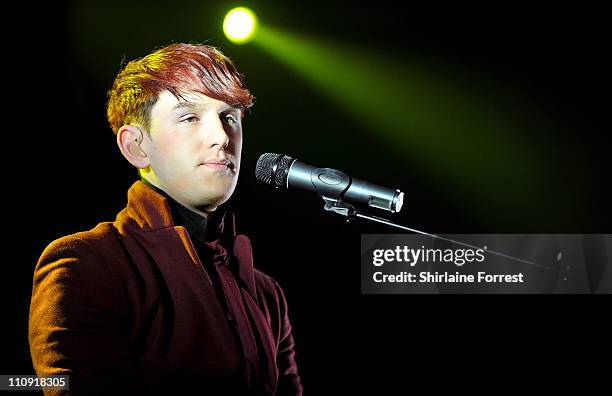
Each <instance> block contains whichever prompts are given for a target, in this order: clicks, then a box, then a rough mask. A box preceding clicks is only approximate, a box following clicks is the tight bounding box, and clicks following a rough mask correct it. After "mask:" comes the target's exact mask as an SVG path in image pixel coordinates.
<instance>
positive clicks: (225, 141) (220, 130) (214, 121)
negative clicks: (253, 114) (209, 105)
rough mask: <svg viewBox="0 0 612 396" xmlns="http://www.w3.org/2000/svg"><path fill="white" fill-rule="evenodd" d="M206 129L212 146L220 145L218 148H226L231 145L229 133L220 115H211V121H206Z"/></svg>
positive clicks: (209, 143)
mask: <svg viewBox="0 0 612 396" xmlns="http://www.w3.org/2000/svg"><path fill="white" fill-rule="evenodd" d="M204 129H205V132H204V133H205V136H206V139H207V141H208V142H207V143H208V146H209V147H210V148H213V147H215V146H218V148H225V147H227V146H228V145H229V140H230V139H229V134H228V133H227V131H226V130H225V126H224V125H223V122H221V119H220V118H219V117H218V116H216V117H211V119H210V122H207V123H205V125H204Z"/></svg>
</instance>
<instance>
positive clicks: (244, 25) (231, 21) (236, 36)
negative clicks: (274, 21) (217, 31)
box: [223, 7, 257, 44]
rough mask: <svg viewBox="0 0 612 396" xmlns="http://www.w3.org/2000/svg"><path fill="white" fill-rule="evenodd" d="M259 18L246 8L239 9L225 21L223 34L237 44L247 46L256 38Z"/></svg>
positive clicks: (227, 16) (231, 12)
mask: <svg viewBox="0 0 612 396" xmlns="http://www.w3.org/2000/svg"><path fill="white" fill-rule="evenodd" d="M256 31H257V16H256V15H255V13H254V12H253V11H251V10H250V9H248V8H246V7H237V8H234V9H232V10H231V11H230V12H228V13H227V15H226V16H225V19H224V20H223V32H224V33H225V35H226V36H227V38H228V39H229V40H230V41H231V42H233V43H235V44H246V43H248V42H249V41H251V40H252V39H253V37H255V33H256Z"/></svg>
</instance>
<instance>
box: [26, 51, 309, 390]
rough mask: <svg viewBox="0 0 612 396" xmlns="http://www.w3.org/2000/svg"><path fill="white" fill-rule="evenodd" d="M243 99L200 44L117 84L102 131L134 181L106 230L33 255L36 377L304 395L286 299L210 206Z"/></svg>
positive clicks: (145, 65)
mask: <svg viewBox="0 0 612 396" xmlns="http://www.w3.org/2000/svg"><path fill="white" fill-rule="evenodd" d="M252 101H253V97H252V96H251V94H250V93H249V91H248V89H246V87H245V86H244V85H243V81H242V77H241V75H240V74H239V72H238V71H237V70H236V68H235V66H234V65H233V64H232V62H231V61H230V60H229V59H228V58H227V57H225V56H224V55H223V54H222V53H221V52H219V51H218V50H216V49H215V48H213V47H210V46H206V45H191V44H172V45H170V46H167V47H165V48H162V49H159V50H157V51H155V52H153V53H151V54H149V55H147V56H146V57H144V58H142V59H139V60H135V61H132V62H130V63H128V64H127V65H126V66H125V67H124V68H123V70H121V71H120V72H119V74H118V75H117V78H116V79H115V82H114V84H113V87H112V88H111V90H110V91H109V94H108V120H109V123H110V125H111V128H112V129H113V131H114V132H115V134H116V136H117V144H118V146H119V149H120V150H121V153H122V154H123V156H124V157H125V158H126V159H127V160H128V161H129V162H130V163H131V164H132V165H134V166H135V167H136V168H138V170H139V173H140V178H141V180H139V181H136V182H135V183H134V184H133V185H132V187H131V188H130V189H129V191H128V203H127V207H126V208H125V209H124V210H123V211H121V212H120V213H119V214H118V215H117V219H116V220H115V222H112V223H111V222H105V223H100V224H99V225H98V226H96V227H95V228H94V229H92V230H90V231H86V232H81V233H77V234H74V235H70V236H67V237H64V238H61V239H59V240H56V241H54V242H53V243H51V244H50V245H49V246H48V247H47V249H46V250H45V251H44V252H43V254H42V256H41V258H40V260H39V262H38V264H37V266H36V269H35V273H34V284H33V292H32V302H31V307H30V322H29V341H30V349H31V354H32V360H33V363H34V368H35V369H36V373H37V374H38V375H39V376H48V375H54V374H55V375H59V374H64V375H69V376H70V389H71V391H70V392H72V394H87V395H90V394H97V393H103V394H116V393H123V392H125V393H129V394H140V393H143V394H152V393H160V394H162V393H164V394H171V393H172V394H175V393H176V392H177V391H178V392H179V393H177V394H180V393H181V392H186V391H188V390H192V389H197V391H198V393H199V394H213V395H220V394H227V395H233V394H257V395H272V394H276V395H284V394H291V395H299V394H301V393H302V386H301V384H300V378H299V375H298V372H297V367H296V363H295V359H294V342H293V336H292V332H291V324H290V322H289V318H288V315H287V303H286V300H285V297H284V295H283V291H282V289H281V287H280V286H279V285H278V284H277V283H276V282H275V281H274V280H273V279H272V278H270V277H269V276H267V275H265V274H263V273H262V272H260V271H258V270H256V269H254V268H253V261H252V252H251V246H250V243H249V240H248V238H247V237H246V236H244V235H240V234H237V233H236V230H235V225H234V217H233V215H232V213H230V212H226V211H225V210H223V209H222V207H220V205H222V204H223V203H224V202H226V201H227V200H228V199H229V197H230V196H231V195H232V193H233V191H234V188H235V187H236V182H237V180H238V173H239V170H240V154H241V149H242V126H241V119H242V117H243V115H244V111H245V110H246V109H247V108H249V107H250V106H251V105H252Z"/></svg>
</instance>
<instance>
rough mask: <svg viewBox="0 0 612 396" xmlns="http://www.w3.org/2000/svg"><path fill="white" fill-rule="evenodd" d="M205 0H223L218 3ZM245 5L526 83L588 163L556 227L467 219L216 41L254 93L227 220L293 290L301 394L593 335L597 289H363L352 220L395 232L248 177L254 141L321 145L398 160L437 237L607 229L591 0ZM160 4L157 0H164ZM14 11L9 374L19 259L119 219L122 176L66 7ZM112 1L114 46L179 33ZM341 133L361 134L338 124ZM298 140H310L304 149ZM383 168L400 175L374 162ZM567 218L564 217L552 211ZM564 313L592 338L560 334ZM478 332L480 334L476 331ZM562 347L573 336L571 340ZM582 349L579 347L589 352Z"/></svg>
mask: <svg viewBox="0 0 612 396" xmlns="http://www.w3.org/2000/svg"><path fill="white" fill-rule="evenodd" d="M147 4H150V3H145V2H143V3H142V6H143V7H146V6H147ZM194 4H195V3H191V2H189V3H187V4H186V7H189V6H194ZM211 4H213V5H214V7H216V8H214V7H213V6H211V7H212V9H215V10H217V11H219V10H225V9H227V8H224V6H222V5H220V4H216V3H214V2H213V3H211ZM496 4H497V3H496ZM252 6H253V7H254V8H256V7H257V6H259V8H258V9H259V10H262V11H261V12H262V13H263V12H266V13H267V15H269V17H268V18H269V19H272V18H277V20H278V21H282V22H281V23H280V24H281V25H282V26H285V27H290V28H292V29H294V30H296V31H310V32H317V34H318V35H319V36H324V37H325V36H327V37H330V38H332V39H333V40H339V41H344V42H347V41H348V42H352V43H353V44H358V45H363V46H364V48H365V47H368V48H371V47H378V48H382V49H384V50H385V51H391V52H394V53H405V52H410V51H413V52H415V53H419V54H426V55H431V56H436V57H438V58H440V59H443V60H446V61H447V62H449V64H461V65H462V66H464V67H468V68H473V69H474V70H483V71H486V72H487V73H489V75H493V76H497V78H499V79H500V80H503V81H504V82H505V83H509V84H513V85H514V86H516V87H519V88H521V89H523V90H524V91H525V92H528V93H529V95H530V98H531V100H533V102H534V103H536V104H539V105H541V106H542V108H543V109H545V111H546V112H547V114H549V116H550V117H551V118H553V119H554V120H555V121H556V122H557V123H559V124H562V125H563V126H564V130H565V131H567V132H566V133H570V134H572V139H575V141H577V142H579V143H580V144H579V145H578V146H576V149H580V150H584V154H585V157H586V158H587V160H586V162H585V171H584V172H583V173H582V174H581V177H583V178H584V179H583V180H584V181H585V183H584V184H585V185H586V186H587V188H586V189H585V190H584V191H580V192H575V191H572V192H571V193H572V194H580V195H582V196H583V197H584V200H585V202H587V203H588V204H587V205H585V206H582V207H577V208H575V209H576V213H578V215H575V216H572V220H571V221H568V222H561V223H559V224H560V225H559V224H558V225H555V226H554V227H552V226H551V225H550V224H546V223H529V222H525V221H524V219H520V221H519V219H517V222H516V223H513V222H512V221H509V222H508V221H506V222H504V223H499V222H496V219H495V218H491V219H490V221H487V219H478V220H476V219H475V218H474V217H473V216H471V215H470V213H469V210H467V209H465V208H462V207H460V206H459V205H457V204H456V203H453V202H449V200H448V199H447V197H445V196H441V195H439V194H438V193H437V190H436V188H435V183H434V182H433V181H432V182H428V181H427V180H426V179H424V178H423V177H419V176H418V175H412V174H411V172H410V169H405V168H404V167H403V164H402V162H401V159H398V158H390V157H388V156H386V155H385V154H386V152H385V149H384V146H383V145H381V144H379V142H378V141H377V139H376V138H375V137H373V135H371V134H366V133H364V132H363V131H362V130H360V128H361V127H360V125H359V124H358V123H357V122H355V121H352V120H350V118H349V117H348V116H347V115H346V114H339V112H338V111H336V110H335V109H333V108H331V105H330V102H329V101H327V100H325V99H322V98H320V97H319V96H318V94H317V93H316V92H315V91H314V90H311V89H309V87H308V85H307V84H306V83H305V82H303V81H301V80H300V79H299V78H298V77H297V76H296V75H295V74H294V73H292V72H291V71H289V70H286V68H284V67H283V66H282V65H280V64H277V63H274V62H271V61H270V60H269V59H267V60H261V61H259V62H260V63H258V61H257V60H253V61H251V60H249V61H247V60H246V59H252V58H257V57H258V50H257V49H255V48H243V49H241V50H237V49H234V48H233V47H232V46H231V44H229V43H228V42H227V41H225V40H224V39H223V38H222V36H221V34H218V36H217V37H216V38H215V39H214V40H212V42H211V43H212V44H214V45H218V46H220V47H221V49H222V50H224V51H225V52H226V53H227V54H228V55H230V56H232V57H233V58H234V59H235V60H236V61H237V63H238V66H239V67H240V66H241V60H244V61H243V63H248V62H252V64H253V65H254V66H253V70H254V72H253V73H251V74H250V75H249V74H248V73H247V72H245V74H247V83H248V84H249V86H250V87H251V89H252V90H253V92H254V93H255V95H256V96H257V97H258V98H259V99H258V100H259V103H258V104H257V105H256V107H255V109H254V111H253V113H252V114H251V115H250V116H249V118H247V120H246V121H245V126H244V128H245V146H244V154H243V168H242V172H241V176H240V182H239V187H238V189H237V191H236V193H235V196H234V198H233V199H232V206H233V207H235V208H236V210H237V212H238V215H239V219H240V220H239V225H240V226H242V229H243V230H244V231H245V232H246V233H247V234H249V235H250V236H251V238H252V241H253V245H254V251H255V259H256V265H257V266H259V267H260V268H261V269H263V270H264V271H265V272H267V273H269V274H271V275H272V276H274V277H275V278H276V279H277V280H278V281H279V282H280V283H281V284H282V285H283V286H284V288H285V290H286V294H287V297H288V299H289V303H290V315H291V317H292V320H293V325H294V328H295V337H296V342H297V353H298V362H299V363H300V367H301V370H302V376H303V380H304V383H305V385H306V387H307V389H309V390H310V393H312V394H320V393H329V392H330V389H334V390H340V389H347V388H350V389H355V390H357V389H359V390H366V391H367V390H371V393H374V394H386V392H384V391H383V389H387V390H395V391H399V390H404V389H408V388H409V386H408V385H407V384H409V383H410V381H409V380H410V378H412V377H411V374H412V375H414V376H423V375H425V376H427V375H432V376H435V375H437V373H439V371H438V369H439V368H441V367H443V368H444V369H448V370H449V371H451V372H452V371H453V370H454V368H455V367H465V366H466V363H465V360H466V358H467V357H468V356H471V357H475V363H473V364H474V365H475V366H477V367H478V368H479V369H483V368H485V367H488V368H489V369H492V374H493V376H494V378H503V377H505V375H506V374H505V373H508V372H509V371H508V370H502V369H500V370H499V372H496V370H495V368H494V367H499V366H496V365H492V366H493V367H491V365H489V364H488V362H498V363H500V364H501V362H500V361H503V362H508V361H511V360H512V359H520V360H521V361H522V363H521V364H522V366H521V368H522V373H523V374H525V375H529V374H532V373H534V372H535V371H534V370H535V369H539V368H540V363H538V361H539V360H538V359H547V361H549V360H548V359H551V358H553V359H554V360H557V362H560V361H565V359H567V358H568V356H570V354H571V353H573V352H579V353H581V354H583V353H585V352H590V351H592V350H593V349H592V348H595V347H597V345H598V343H599V342H600V341H599V340H600V339H599V338H598V335H600V334H601V333H600V332H601V330H602V328H601V327H600V324H601V321H602V320H603V318H604V317H605V310H604V309H600V308H599V305H601V306H603V304H595V301H593V300H586V299H580V300H577V299H572V300H568V299H567V298H565V297H564V298H555V299H554V300H553V299H551V298H543V297H539V298H538V299H536V300H535V301H533V299H529V301H528V300H527V297H526V296H515V297H512V296H510V298H508V296H506V298H503V299H502V296H497V297H495V296H493V297H483V298H478V299H476V298H474V297H469V296H446V297H437V296H365V295H360V284H359V280H360V274H359V264H358V263H359V240H360V239H359V238H360V234H361V233H375V232H380V233H384V232H390V230H388V229H386V228H383V227H381V226H377V225H368V224H364V223H354V224H345V223H344V221H343V220H342V219H341V218H339V217H334V216H335V215H332V214H327V213H323V212H322V208H321V203H320V202H319V201H318V200H317V199H315V197H312V196H310V195H308V194H297V193H289V192H279V191H270V190H269V189H268V188H266V186H261V185H258V184H257V183H256V182H255V181H254V178H253V176H252V174H253V169H254V166H255V161H256V159H257V157H258V155H259V154H261V153H263V152H266V151H272V152H275V151H276V152H286V153H288V154H292V153H294V152H296V151H297V152H298V153H302V152H303V153H304V154H310V155H311V156H314V155H313V154H314V153H316V158H313V159H316V161H315V163H316V164H317V165H323V166H332V167H338V168H340V169H343V170H345V171H347V172H349V173H351V174H353V175H356V176H361V177H363V178H366V179H368V178H369V179H370V180H372V181H378V182H387V181H389V182H393V181H394V177H393V173H394V172H397V173H398V174H400V173H401V174H402V178H403V180H406V179H407V180H406V185H411V186H418V187H416V188H414V190H413V191H406V193H407V195H408V204H407V206H406V209H405V213H404V214H402V215H401V217H399V218H398V219H397V220H398V221H400V222H403V223H406V224H411V225H413V226H415V227H417V228H418V227H420V228H422V229H425V230H428V231H431V232H454V233H470V232H481V233H482V232H495V233H504V232H519V233H520V232H533V233H537V232H542V233H544V232H560V233H589V232H598V233H605V232H610V225H609V222H610V215H611V211H610V205H609V202H610V198H611V195H610V192H609V188H608V187H609V169H610V165H609V151H610V147H611V145H610V136H609V133H610V128H609V122H608V115H609V113H610V112H609V104H610V100H609V92H610V90H609V88H610V77H609V66H610V65H609V61H607V59H606V55H607V54H606V53H607V52H609V43H608V39H607V36H606V34H607V32H606V30H607V29H608V28H607V27H606V25H605V18H604V13H603V12H602V10H601V9H598V8H597V7H595V6H591V5H582V6H580V7H579V8H576V7H569V6H567V7H566V6H562V5H560V4H552V5H534V4H521V3H517V2H512V3H509V4H497V5H496V6H491V5H488V6H483V5H461V6H453V7H452V8H449V6H448V5H444V4H441V3H440V4H431V5H429V6H422V5H421V6H415V5H411V6H410V7H409V8H408V9H407V10H406V11H404V12H406V14H404V12H402V11H400V8H398V7H399V6H398V5H397V4H394V3H387V2H384V1H383V2H381V1H378V2H375V4H370V5H367V6H366V5H356V4H353V3H352V2H335V3H331V2H313V1H310V2H307V3H306V2H304V3H300V4H297V3H296V4H291V5H277V4H275V2H259V4H258V5H255V4H252ZM155 7H159V9H160V10H163V7H164V4H163V3H160V4H157V3H155ZM23 8H24V9H22V10H20V11H17V10H15V11H12V12H11V13H9V14H7V15H6V18H8V19H10V20H11V22H14V23H11V24H8V23H7V24H5V27H4V29H5V32H4V37H5V40H4V46H3V47H4V48H3V50H4V51H3V52H4V55H3V69H4V73H3V77H4V78H3V87H4V97H5V100H4V101H3V103H4V104H3V106H4V112H3V117H4V119H5V123H4V128H3V129H4V130H3V138H4V146H3V147H4V156H3V165H4V166H3V168H2V169H3V182H4V183H3V187H4V188H3V196H4V198H5V199H4V203H5V213H6V216H5V217H6V219H7V220H6V224H5V230H6V235H7V236H6V237H5V238H4V244H3V245H4V251H5V256H4V257H5V260H3V261H4V262H3V267H4V268H3V275H2V279H3V284H4V287H3V288H2V291H3V293H5V294H6V295H5V298H3V300H2V301H3V302H4V304H3V308H4V309H3V313H4V318H5V320H4V321H3V322H4V326H3V329H4V331H5V332H6V335H5V337H4V342H3V343H2V369H1V370H0V372H1V373H3V374H4V373H6V374H9V373H20V374H26V373H31V372H32V367H31V362H30V360H29V352H28V345H27V312H28V307H29V297H30V293H31V276H32V271H33V268H34V265H35V263H36V260H37V258H38V256H39V255H40V253H41V252H42V250H43V249H44V247H45V246H46V245H47V244H48V243H49V242H50V241H52V240H53V239H55V238H58V237H60V236H62V235H65V234H68V233H73V232H77V231H81V230H85V229H90V228H92V227H93V226H94V225H95V224H96V223H97V222H99V221H103V220H112V219H113V218H114V215H115V213H116V212H118V211H119V210H120V209H121V208H122V207H123V205H124V204H125V191H126V190H127V188H128V187H129V186H130V185H131V183H132V182H133V181H134V180H135V172H134V171H133V170H132V169H131V168H130V167H129V166H128V164H127V162H125V161H124V160H123V158H122V157H121V156H120V154H119V152H118V150H117V149H116V145H115V142H114V138H113V135H112V133H111V132H110V129H109V128H108V127H107V125H106V122H105V119H104V95H105V92H106V90H107V89H108V87H109V85H110V83H111V80H112V75H109V76H108V77H109V78H108V80H106V81H105V80H104V79H100V78H99V77H98V76H93V74H92V73H91V72H90V70H89V68H88V67H87V65H84V64H83V63H82V59H80V58H79V56H78V55H77V54H78V53H79V49H78V48H75V42H81V43H82V42H83V40H77V39H75V37H74V35H75V34H78V32H75V31H74V21H73V18H74V16H73V14H72V8H73V5H66V6H63V5H60V4H54V5H47V6H45V7H44V8H41V7H40V6H36V7H31V8H29V6H26V7H23ZM26 8H29V9H26ZM115 11H116V12H115ZM160 12H161V11H160ZM219 12H221V11H219ZM110 15H112V16H113V18H114V19H109V20H107V21H105V22H104V23H106V24H107V25H108V29H109V30H117V29H125V34H126V42H128V41H129V40H128V37H133V35H134V34H136V35H137V34H138V32H141V31H142V29H146V28H147V27H148V28H150V29H151V30H152V31H154V33H151V36H150V37H153V38H154V39H156V40H158V41H159V40H165V42H170V41H178V40H181V39H183V36H181V35H180V34H177V37H174V36H171V35H168V36H165V35H164V34H163V29H164V24H163V23H162V21H157V22H155V21H143V20H139V17H138V16H134V15H131V16H127V15H121V7H117V9H116V10H114V12H112V13H111V14H110ZM220 15H222V13H221V14H220ZM108 17H109V16H108V15H103V16H102V15H101V16H100V18H108ZM98 22H99V21H98ZM132 29H135V31H134V32H131V30H132ZM160 32H161V33H160ZM81 39H82V38H81ZM86 41H87V42H88V43H89V45H91V46H92V47H93V48H94V49H93V51H94V52H95V48H97V47H100V48H106V49H107V48H108V47H109V46H110V47H111V48H116V58H117V62H116V63H117V66H118V64H119V60H120V58H121V56H122V54H123V53H124V50H123V49H122V47H121V43H120V42H119V43H114V44H112V45H110V44H109V43H107V42H104V38H100V37H90V38H87V40H86ZM130 43H131V44H130V45H133V38H132V41H130ZM148 44H149V43H148V42H145V43H142V44H141V45H142V46H143V52H142V53H139V54H134V55H143V54H144V53H146V51H148V50H149V49H150V48H149V47H151V46H155V45H161V44H164V42H155V43H154V44H152V45H149V46H148ZM113 46H114V47H113ZM147 46H148V47H147ZM234 51H235V52H234ZM239 51H240V52H239ZM101 52H102V50H101ZM105 53H106V52H105ZM243 71H244V70H243ZM281 92H282V94H281ZM287 97H289V98H292V100H289V101H288V100H287ZM306 103H307V104H308V105H307V107H305V105H304V104H306ZM249 128H251V129H250V130H253V131H257V132H262V131H265V130H266V129H273V130H275V131H277V132H275V133H269V134H264V136H263V137H261V138H260V137H258V136H257V135H255V132H253V133H252V134H251V135H249V133H250V132H249ZM338 130H345V131H346V130H354V131H355V132H354V133H343V134H340V135H334V131H338ZM360 131H361V132H360ZM347 137H350V139H351V145H350V147H354V149H355V150H356V151H357V152H360V151H359V150H362V151H365V150H367V152H368V155H369V156H371V158H377V159H378V163H377V164H375V165H372V164H370V163H368V162H365V161H362V160H359V158H361V156H358V155H355V156H353V157H351V156H350V155H347V150H346V147H347V145H346V142H345V139H346V138H347ZM301 146H307V147H308V149H304V150H303V151H298V150H299V148H300V147H301ZM309 158H310V157H307V156H304V158H303V159H304V160H305V161H307V162H308V160H309ZM311 162H312V161H311ZM385 169H394V171H392V172H387V173H385V174H382V173H381V172H382V171H383V170H385ZM527 193H528V192H527ZM568 193H570V192H568ZM565 215H566V214H564V213H559V216H560V217H561V218H563V217H564V216H565ZM526 223H527V224H528V226H527V227H525V224H526ZM587 308H589V309H587ZM608 311H609V309H608ZM576 324H580V327H582V328H584V329H588V331H589V332H591V333H590V334H591V335H590V336H589V337H585V336H584V335H583V334H581V333H577V332H576V331H575V330H570V329H574V327H573V326H575V325H576ZM491 336H492V337H493V340H491V341H485V340H488V339H490V337H491ZM608 338H609V335H608ZM575 341H578V342H579V345H581V346H580V347H578V348H577V347H575V346H573V345H576V344H574V342H575ZM489 342H492V343H493V342H494V344H489ZM528 356H534V357H536V358H537V359H526V358H527V357H528ZM581 359H582V360H581V361H586V362H588V361H590V360H589V358H587V357H586V356H585V355H583V356H582V358H581ZM540 362H541V360H540ZM496 364H497V363H496ZM497 376H499V377H497ZM332 393H333V392H332ZM388 394H395V392H390V393H388Z"/></svg>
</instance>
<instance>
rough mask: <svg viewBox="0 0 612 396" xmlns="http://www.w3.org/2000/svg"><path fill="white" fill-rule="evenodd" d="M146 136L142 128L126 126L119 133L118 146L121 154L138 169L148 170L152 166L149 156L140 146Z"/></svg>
mask: <svg viewBox="0 0 612 396" xmlns="http://www.w3.org/2000/svg"><path fill="white" fill-rule="evenodd" d="M142 139H144V136H143V135H142V132H141V130H140V128H138V127H135V126H134V125H124V126H122V127H121V128H119V131H117V145H118V146H119V150H121V154H123V156H124V157H125V159H127V160H128V161H129V163H130V164H132V165H134V166H135V167H136V168H138V169H143V168H146V167H148V166H149V165H150V162H149V158H148V157H147V154H146V153H145V152H144V151H143V150H142V148H141V146H140V144H141V143H142Z"/></svg>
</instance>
